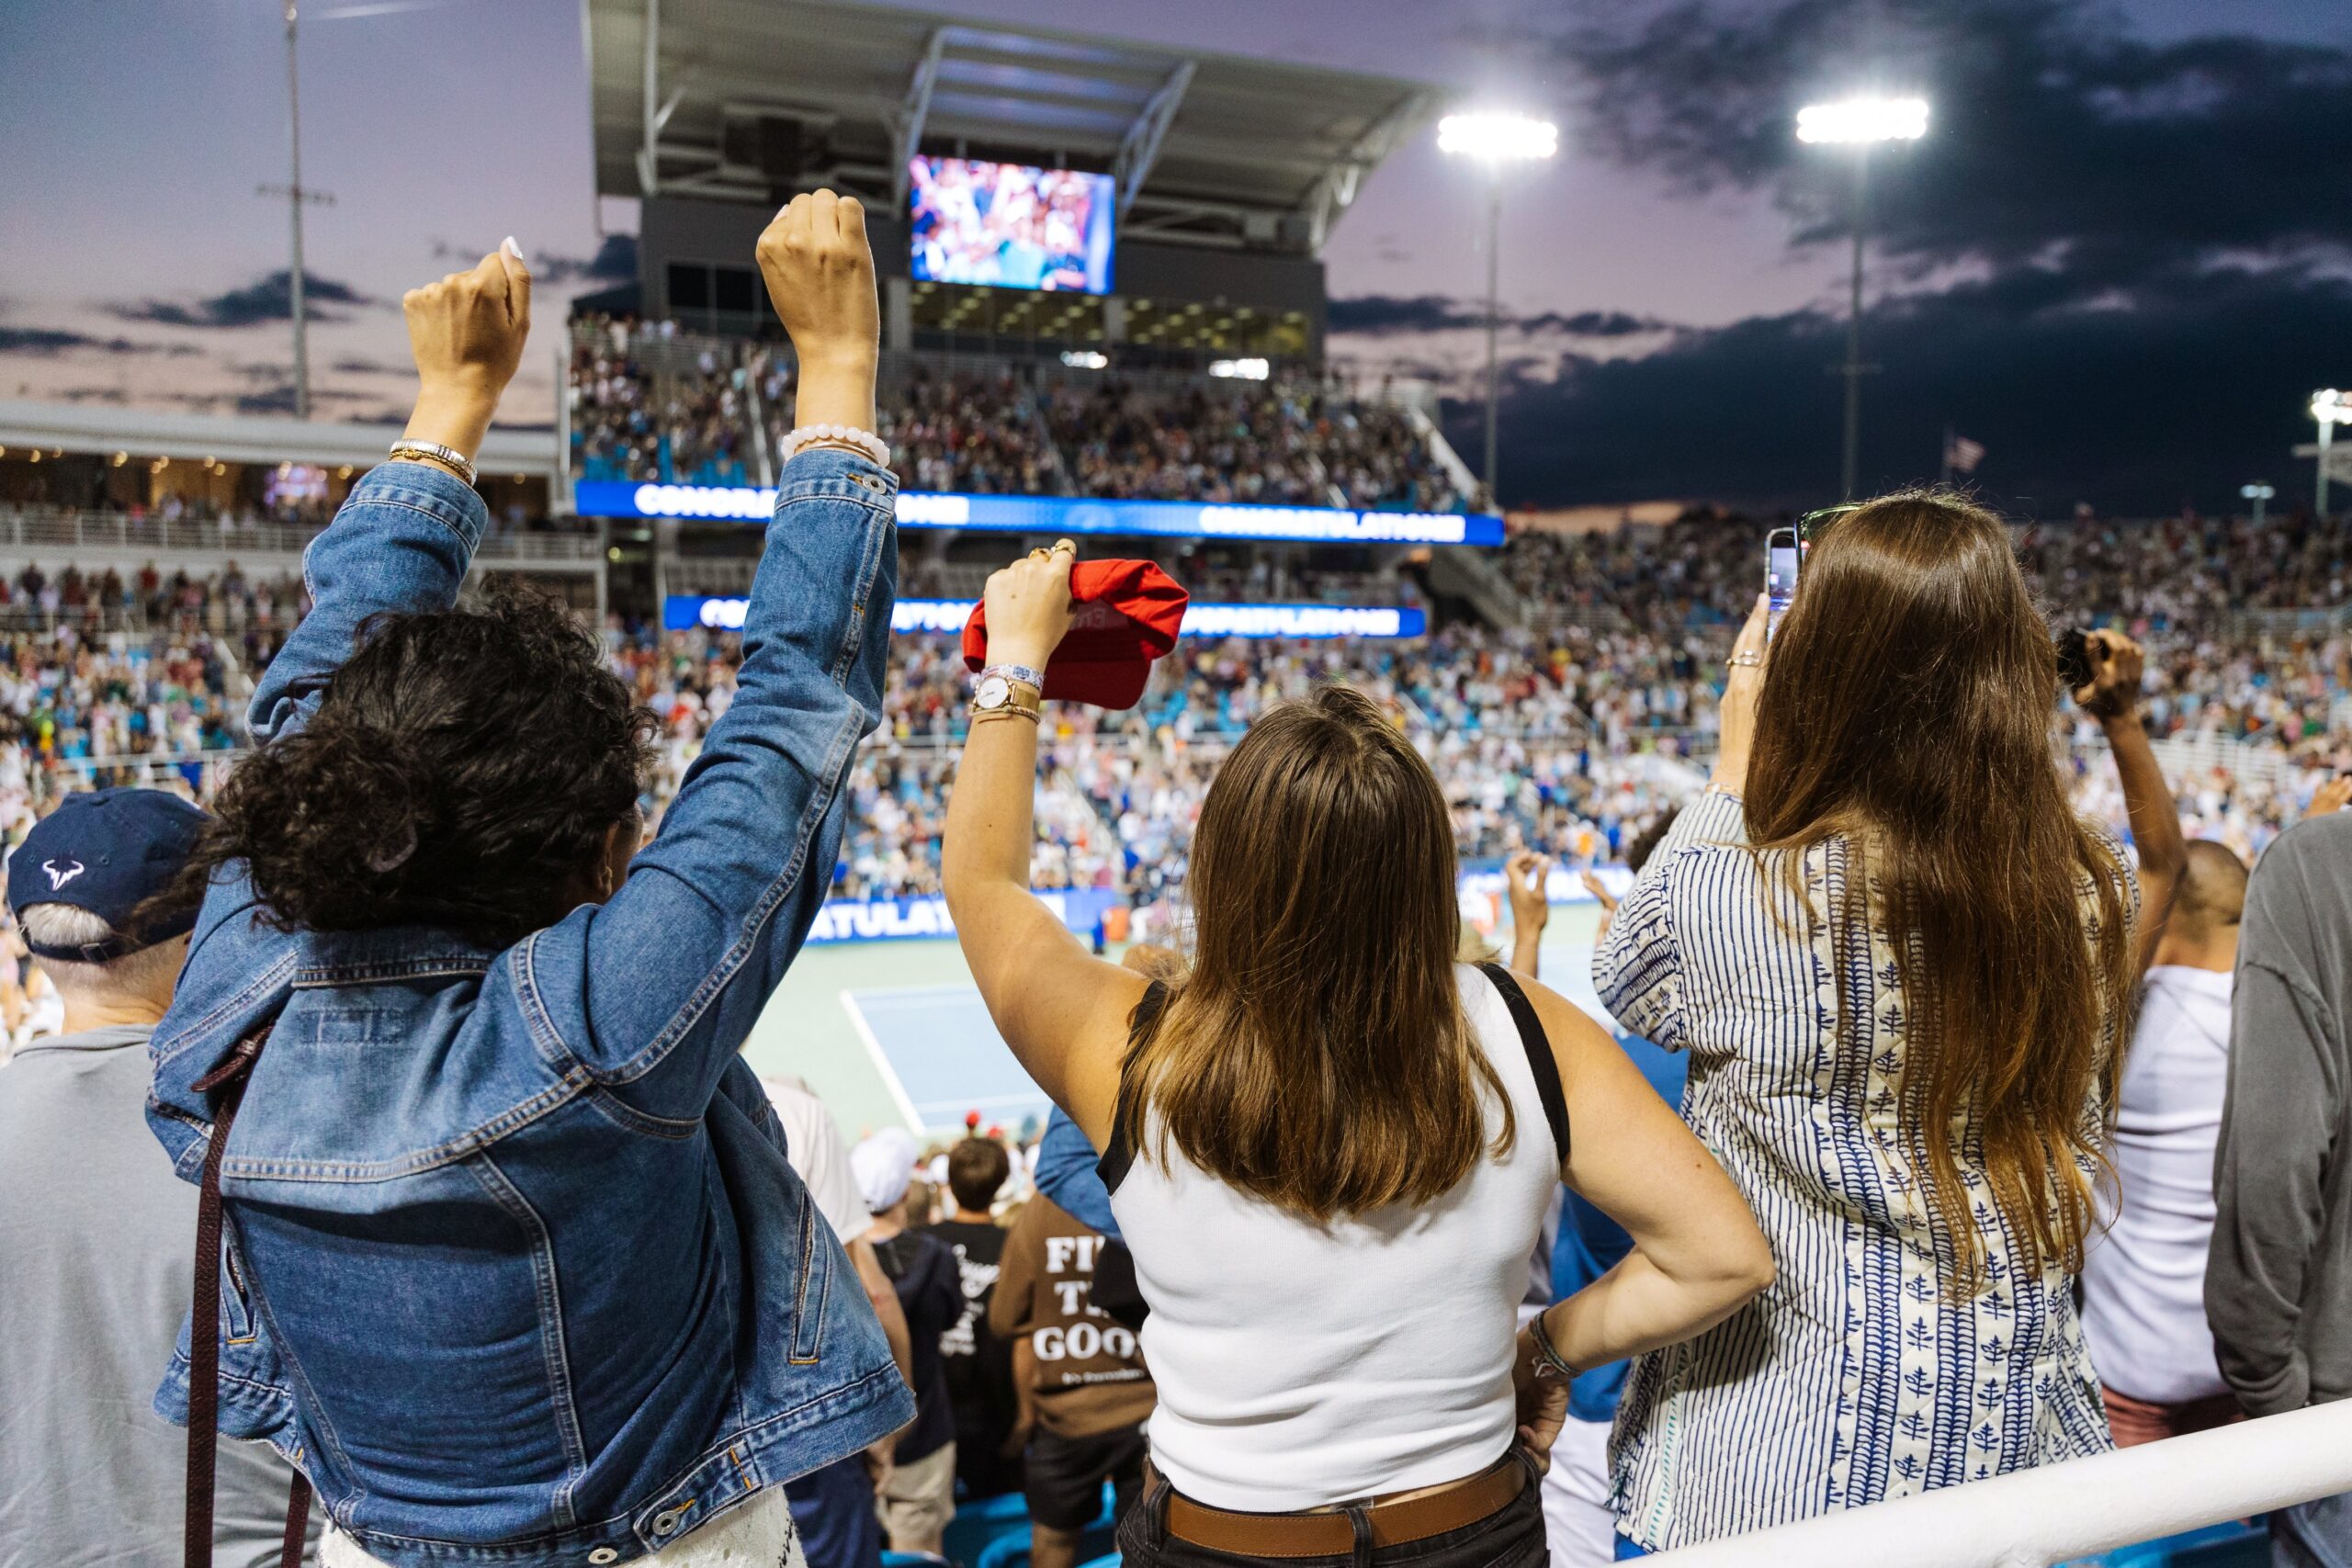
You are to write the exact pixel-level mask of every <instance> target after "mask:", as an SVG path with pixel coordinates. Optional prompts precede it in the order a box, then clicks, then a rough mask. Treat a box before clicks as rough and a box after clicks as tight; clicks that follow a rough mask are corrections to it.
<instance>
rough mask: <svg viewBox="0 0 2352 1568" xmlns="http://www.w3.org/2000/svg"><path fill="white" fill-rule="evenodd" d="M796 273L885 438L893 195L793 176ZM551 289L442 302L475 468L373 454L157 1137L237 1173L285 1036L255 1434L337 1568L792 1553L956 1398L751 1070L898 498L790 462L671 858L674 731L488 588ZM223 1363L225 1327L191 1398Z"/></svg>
mask: <svg viewBox="0 0 2352 1568" xmlns="http://www.w3.org/2000/svg"><path fill="white" fill-rule="evenodd" d="M759 259H760V265H761V269H762V271H763V273H764V275H765V276H766V278H767V283H768V288H769V291H770V294H771V297H772V298H773V299H774V300H775V306H776V309H777V311H778V313H779V314H780V315H781V316H782V317H783V319H784V321H785V325H786V327H787V328H788V329H789V330H790V332H791V333H792V337H793V340H794V346H795V347H796V349H797V351H798V354H799V358H800V365H801V381H800V387H799V409H798V412H799V417H800V419H801V420H802V421H803V422H804V423H822V424H826V425H831V426H849V427H855V428H856V429H858V430H861V431H863V430H870V429H871V428H872V426H873V423H874V367H875V361H876V337H877V333H876V302H875V288H874V273H873V263H872V259H871V257H870V255H869V254H868V252H867V247H866V241H865V217H864V214H863V212H862V211H861V210H860V209H859V208H858V205H857V204H856V203H855V202H854V201H848V200H836V199H835V198H834V197H833V196H832V195H831V193H830V192H820V193H818V194H817V195H816V196H814V197H798V198H797V199H795V200H794V202H793V203H792V205H791V206H790V207H789V208H787V209H785V211H784V212H783V213H782V214H780V215H779V216H778V217H777V218H776V220H775V222H774V223H773V224H771V225H770V227H769V229H768V231H767V232H766V233H765V234H763V236H762V238H761V241H760V245H759ZM529 300H530V279H529V276H528V275H527V273H526V270H525V268H524V266H523V263H522V257H521V255H520V253H519V252H517V251H515V249H514V243H513V242H512V241H509V242H508V243H507V245H506V247H504V248H503V250H502V252H501V253H499V254H493V255H492V256H489V257H486V258H484V260H483V262H482V264H481V265H480V266H479V267H476V268H475V269H473V270H472V271H471V272H467V273H458V274H452V275H451V276H448V277H447V278H445V279H443V280H442V281H441V282H440V283H438V284H435V285H434V286H432V287H431V288H424V289H420V290H417V291H416V292H414V293H412V294H411V295H409V296H408V298H407V299H406V300H405V301H404V302H403V303H404V307H405V309H406V311H407V316H408V322H409V333H410V339H411V343H412V344H413V348H414V351H415V355H416V360H417V368H418V371H419V373H420V376H421V378H422V381H423V389H422V392H421V394H420V396H419V398H418V400H417V407H416V414H415V417H414V418H413V420H412V421H411V423H410V425H409V431H408V434H409V436H410V438H411V439H412V440H420V441H424V442H428V443H432V444H435V445H436V446H442V447H447V448H449V449H450V452H451V455H452V456H453V457H456V458H457V459H458V461H456V462H452V463H449V464H446V465H444V464H436V463H435V462H434V461H431V460H411V461H393V462H389V463H386V464H383V465H382V466H380V467H379V468H376V469H374V470H373V471H372V472H371V473H369V474H368V477H367V478H366V479H363V480H361V481H360V483H359V484H358V485H357V486H356V488H355V489H354V491H353V492H352V494H351V498H350V499H349V501H347V502H345V505H344V507H343V509H342V511H341V513H338V515H337V516H336V518H335V521H334V525H333V526H331V527H330V528H328V529H327V530H326V532H325V533H323V534H322V535H321V536H319V537H318V539H317V540H316V541H314V542H313V543H312V545H311V548H310V551H309V554H308V556H307V558H306V560H305V573H306V577H307V580H308V584H309V588H310V592H311V598H312V600H313V602H314V608H313V609H312V611H311V615H310V616H309V617H308V618H307V619H306V620H305V621H304V622H303V623H302V626H301V627H300V630H299V631H297V632H296V633H295V635H294V636H293V637H291V638H290V639H289V640H288V643H287V645H286V648H285V650H284V651H283V652H282V653H281V654H280V655H279V656H278V658H277V660H276V661H275V662H274V663H273V664H272V665H271V666H270V668H269V670H268V671H267V673H266V677H265V678H264V680H263V682H262V683H261V686H260V689H259V690H258V691H257V692H256V693H255V694H254V707H253V727H254V733H255V735H256V737H257V739H260V740H261V741H262V742H264V743H265V749H264V750H262V751H261V752H260V753H259V754H258V755H257V756H256V757H255V758H254V759H253V760H252V761H248V762H247V763H246V764H245V765H244V767H243V769H242V770H241V771H240V772H239V773H238V774H237V775H236V776H235V777H234V778H233V779H232V781H231V783H230V784H229V787H228V789H227V790H226V792H225V794H224V796H223V798H222V800H221V802H220V828H219V829H218V832H217V836H216V838H215V839H214V840H213V841H212V842H211V843H210V844H209V848H208V852H207V867H206V869H207V870H208V872H209V875H210V876H211V879H212V886H211V887H210V889H209V894H208V896H207V897H206V901H205V904H204V909H203V915H202V918H201V919H200V920H199V922H198V927H197V930H196V932H195V935H194V939H193V943H192V946H191V949H190V953H189V957H188V963H187V972H186V975H185V976H184V978H183V979H182V982H181V985H180V989H179V996H178V1001H177V1005H175V1007H174V1009H173V1010H172V1012H171V1013H170V1015H169V1016H168V1017H167V1018H166V1019H165V1020H164V1023H163V1025H162V1026H161V1027H160V1028H159V1029H158V1030H157V1031H156V1032H155V1038H154V1043H153V1055H154V1064H155V1077H154V1090H153V1101H152V1103H151V1107H150V1120H151V1122H153V1126H154V1129H155V1132H156V1135H157V1136H158V1137H159V1138H161V1139H162V1141H163V1143H164V1146H165V1148H166V1149H167V1150H169V1152H170V1153H171V1155H172V1156H174V1158H175V1160H176V1161H177V1163H178V1168H179V1170H180V1172H181V1174H182V1175H183V1176H185V1177H187V1179H190V1180H195V1179H198V1175H199V1173H200V1171H201V1169H202V1168H203V1164H204V1160H205V1156H206V1153H207V1149H208V1145H209V1141H210V1134H211V1131H212V1126H213V1122H214V1118H215V1116H216V1115H217V1114H218V1113H219V1112H220V1100H219V1098H218V1096H217V1095H216V1094H214V1093H210V1092H208V1091H206V1090H204V1089H199V1088H198V1087H197V1086H198V1080H199V1079H201V1078H203V1077H205V1075H206V1074H207V1073H208V1072H209V1071H210V1070H211V1069H213V1068H214V1067H215V1066H217V1065H219V1064H220V1063H221V1062H222V1061H223V1060H224V1059H225V1058H227V1057H228V1056H229V1055H231V1054H232V1052H233V1051H234V1050H235V1049H236V1047H237V1046H238V1045H239V1044H240V1043H243V1042H249V1041H251V1040H253V1039H254V1038H256V1037H259V1036H263V1035H265V1034H266V1046H265V1049H264V1050H263V1052H262V1054H261V1055H260V1058H259V1060H258V1062H257V1064H256V1065H255V1066H254V1069H253V1074H252V1077H251V1079H250V1082H249V1085H248V1087H247V1089H246V1090H245V1094H244V1099H243V1104H242V1109H241V1110H240V1111H238V1113H237V1116H236V1119H235V1122H234V1129H233V1131H232V1133H231V1134H230V1136H229V1138H228V1141H227V1144H226V1145H225V1149H224V1158H223V1161H222V1166H221V1173H222V1179H221V1190H222V1193H223V1197H224V1200H225V1213H226V1222H227V1223H226V1226H225V1234H224V1235H223V1238H222V1245H223V1252H224V1256H223V1258H222V1269H221V1289H220V1379H219V1398H220V1423H219V1425H220V1430H222V1431H223V1432H226V1433H228V1434H229V1435H231V1436H232V1437H237V1438H260V1439H266V1440H267V1441H268V1442H270V1443H271V1444H272V1445H274V1446H275V1447H276V1448H277V1450H279V1451H280V1452H281V1453H284V1454H285V1455H286V1456H287V1457H288V1459H290V1460H292V1461H294V1463H295V1464H297V1465H298V1466H299V1467H300V1469H301V1470H302V1471H303V1472H305V1473H306V1474H307V1475H308V1476H309V1477H310V1479H311V1482H312V1483H313V1484H314V1486H315V1488H316V1490H317V1494H318V1496H319V1498H320V1499H321V1501H322V1503H323V1505H324V1506H325V1508H326V1511H327V1514H328V1519H329V1525H330V1529H329V1532H328V1535H327V1537H326V1547H325V1560H326V1562H328V1563H329V1564H331V1565H332V1564H338V1563H357V1562H380V1563H389V1564H394V1565H396V1568H424V1565H426V1564H441V1563H450V1562H459V1561H463V1562H469V1563H513V1564H518V1565H520V1564H541V1563H547V1564H553V1563H565V1564H574V1563H585V1564H605V1563H612V1562H625V1561H628V1560H631V1559H635V1558H640V1557H645V1556H647V1555H648V1554H652V1555H654V1556H656V1557H658V1559H659V1560H660V1561H661V1562H664V1563H670V1562H716V1561H722V1560H723V1561H729V1562H796V1561H797V1560H798V1555H799V1554H798V1551H797V1546H796V1545H795V1543H794V1542H793V1540H792V1537H791V1526H790V1516H789V1514H788V1512H787V1511H786V1506H785V1501H784V1494H783V1490H782V1483H784V1482H786V1481H787V1480H790V1479H792V1478H794V1477H796V1476H798V1475H800V1474H803V1473H805V1472H809V1471H812V1470H815V1469H818V1468H819V1467H820V1466H822V1465H825V1464H827V1463H830V1462H831V1461H836V1460H839V1459H841V1458H842V1457H843V1456H845V1455H849V1454H852V1453H854V1452H856V1451H857V1450H860V1449H863V1448H865V1447H866V1446H867V1445H869V1444H872V1443H874V1442H875V1441H876V1440H877V1439H879V1438H884V1437H886V1436H887V1435H888V1434H889V1433H891V1432H892V1431H894V1430H895V1429H896V1428H898V1427H899V1426H901V1425H903V1424H904V1423H905V1422H906V1421H907V1420H908V1419H909V1418H910V1417H911V1416H912V1415H913V1414H914V1405H913V1401H912V1399H911V1397H910V1395H909V1393H908V1392H907V1390H906V1386H905V1384H904V1382H902V1380H901V1379H900V1378H899V1372H898V1370H897V1368H896V1366H895V1365H894V1364H893V1362H892V1360H891V1357H890V1351H889V1347H888V1344H887V1343H886V1342H885V1341H884V1338H883V1335H882V1331H881V1329H880V1327H879V1326H878V1325H876V1321H875V1318H874V1314H873V1311H872V1309H871V1308H870V1307H869V1306H868V1305H867V1303H866V1299H865V1292H863V1291H862V1290H861V1289H860V1287H859V1285H858V1281H857V1280H856V1279H855V1278H854V1275H853V1273H852V1272H851V1270H850V1267H849V1264H848V1262H847V1260H846V1258H844V1257H843V1256H842V1250H841V1247H840V1245H839V1243H838V1242H836V1241H835V1240H834V1238H833V1234H832V1231H831V1228H830V1227H829V1226H827V1225H826V1224H824V1222H823V1219H822V1217H821V1216H820V1214H819V1213H818V1212H817V1210H816V1208H815V1206H814V1205H813V1204H812V1203H810V1202H809V1197H808V1193H807V1191H806V1190H804V1189H803V1187H802V1185H801V1183H800V1179H799V1178H798V1177H797V1176H795V1175H794V1174H793V1172H792V1170H791V1168H790V1167H789V1166H788V1165H787V1164H786V1160H785V1147H784V1134H783V1131H782V1129H781V1127H780V1126H779V1125H778V1123H777V1121H776V1118H775V1113H774V1111H771V1110H770V1109H769V1106H768V1102H767V1100H766V1098H765V1096H764V1095H763V1093H762V1091H761V1089H760V1086H759V1084H758V1083H757V1081H756V1080H755V1079H754V1078H753V1077H752V1073H751V1071H750V1069H749V1068H748V1067H746V1066H744V1065H743V1063H742V1062H741V1060H740V1059H739V1057H738V1056H737V1051H738V1049H739V1048H740V1047H741V1044H742V1043H743V1040H744V1037H745V1036H746V1034H748V1033H749V1032H750V1031H751V1028H752V1022H753V1021H754V1020H755V1019H757V1018H758V1016H759V1014H760V1011H761V1009H762V1007H763V1005H764V1004H765V1002H766V1001H767V998H768V996H769V993H770V992H771V991H773V990H774V988H775V985H776V982H777V981H778V979H780V978H781V977H782V976H783V974H784V972H785V969H786V966H787V965H788V964H790V963H791V961H792V957H793V955H794V953H796V952H797V951H798V949H799V946H800V943H801V942H802V940H803V938H804V937H805V936H806V934H807V932H808V931H809V922H810V920H811V919H812V918H813V916H814V914H815V912H816V909H817V908H818V905H819V903H820V899H821V898H822V897H823V893H824V888H825V886H826V883H827V880H828V874H829V873H830V871H831V867H832V864H833V858H834V854H835V852H836V849H837V847H838V845H839V842H840V839H841V831H842V810H843V806H842V779H843V776H844V774H845V773H847V771H848V768H849V765H850V758H851V754H852V752H853V751H854V749H855V747H856V745H857V743H858V741H859V739H861V738H863V737H864V736H865V734H867V733H868V732H869V731H870V730H872V728H874V725H875V722H876V716H877V715H878V713H879V710H880V705H881V700H882V675H883V662H884V658H885V654H886V652H887V646H886V645H887V643H888V628H889V625H890V605H891V601H892V598H893V595H894V593H895V591H896V577H897V570H896V568H897V547H896V539H895V534H894V527H893V521H892V513H893V509H894V502H895V496H896V493H897V482H896V480H895V479H893V478H892V476H891V475H890V473H889V471H888V469H887V468H883V467H882V466H881V465H880V464H879V463H877V462H876V461H874V460H873V459H872V458H871V457H869V456H868V455H867V454H866V453H865V451H864V450H863V449H862V448H863V442H862V441H852V440H842V439H830V440H827V441H820V443H819V444H817V445H816V446H814V447H812V448H811V449H808V450H805V451H802V452H801V453H800V454H799V455H798V456H797V457H794V458H793V459H792V460H791V462H790V463H788V464H787V465H786V468H785V471H784V475H783V483H782V486H781V487H780V490H779V492H778V496H777V500H776V507H775V520H774V522H773V524H772V525H770V527H769V529H768V538H767V547H766V553H765V555H764V557H763V559H762V561H761V563H760V569H759V574H758V577H757V580H756V581H755V583H754V585H753V587H752V601H751V608H750V611H749V613H748V614H747V615H746V617H745V620H744V625H743V665H742V673H741V689H740V693H739V694H738V696H737V697H736V700H735V703H734V705H732V706H731V707H730V708H729V710H728V712H727V714H726V716H725V717H724V718H722V719H721V720H720V721H719V722H718V724H717V725H715V726H714V727H713V728H712V730H711V733H710V736H709V739H708V740H707V743H706V745H705V747H704V749H703V752H702V755H701V758H700V759H699V760H698V761H696V762H695V766H694V767H693V768H692V769H691V770H690V771H689V772H688V773H687V774H686V778H685V781H684V784H683V785H682V787H681V789H680V791H679V794H678V796H677V798H676V800H675V801H674V802H673V804H672V805H671V807H670V808H669V811H668V813H667V816H666V817H665V818H664V820H663V823H662V830H661V832H660V833H659V834H658V835H657V836H656V837H655V838H654V839H653V840H651V841H650V843H648V844H646V845H645V847H644V848H643V849H642V850H639V849H638V847H637V846H638V842H639V838H640V836H641V829H640V825H639V819H638V813H637V806H636V800H637V795H638V788H639V766H640V763H641V761H642V758H643V749H644V744H645V740H646V738H647V734H648V730H647V728H646V725H647V723H648V722H649V721H648V718H647V716H644V715H643V714H642V713H641V711H640V710H638V709H636V708H634V707H633V706H632V705H631V703H630V701H629V697H628V691H627V689H626V688H625V687H624V686H623V685H622V683H621V682H620V681H619V680H618V679H617V678H616V676H614V675H612V674H611V673H610V672H609V671H606V670H605V667H604V665H603V661H602V657H601V652H600V649H599V647H598V645H597V644H596V642H595V641H594V638H593V637H590V636H589V635H587V634H586V633H585V632H583V631H582V630H581V629H579V628H578V627H577V626H573V625H571V623H570V622H569V620H568V619H567V618H566V617H564V616H562V615H560V614H559V613H558V612H556V611H554V610H553V609H552V608H550V607H548V606H546V605H544V604H539V605H536V606H535V605H534V604H531V603H530V602H528V601H525V600H517V599H511V598H509V599H499V600H493V602H492V604H490V606H489V607H487V608H485V609H464V610H460V609H458V608H456V607H455V606H456V603H457V598H458V586H459V584H460V583H462V582H463V581H465V577H466V571H467V567H468V562H469V558H470V556H471V554H472V551H473V548H474V546H475V545H476V543H477V542H478V541H479V539H480V538H481V529H482V525H483V521H484V507H483V504H482V502H481V497H480V496H478V495H477V494H476V493H475V492H474V491H473V489H472V488H471V487H470V485H469V484H468V483H466V482H465V481H464V479H463V477H462V473H463V464H464V460H466V459H469V458H470V457H471V455H472V453H473V452H474V450H475V449H476V448H477V447H478V446H479V445H480V443H481V438H482V435H483V433H484V432H485V430H486V429H487V427H488V425H489V423H490V419H491V415H492V411H493V410H494V408H495V407H496V404H497V400H498V396H499V394H500V392H501V391H502V390H503V388H504V386H505V384H506V382H507V380H508V379H509V378H511V377H512V375H513V374H514V371H515V365H516V363H517V361H518V359H519V357H520V355H521V352H522V347H523V342H524V338H525V336H526V332H527V330H528V326H529ZM632 851H635V853H634V855H632V853H631V852H632ZM188 1371H189V1360H188V1348H187V1340H186V1337H185V1336H184V1337H183V1341H182V1344H181V1347H180V1351H179V1354H178V1355H177V1356H175V1359H174V1360H173V1363H172V1366H171V1368H170V1370H169V1372H168V1375H167V1376H166V1378H165V1381H164V1388H163V1391H162V1393H160V1394H159V1395H158V1399H157V1403H158V1406H159V1408H161V1409H162V1410H163V1411H164V1413H165V1414H166V1415H169V1416H175V1417H176V1418H180V1419H185V1417H186V1412H187V1403H188ZM747 1504H748V1506H745V1505H747ZM706 1526H707V1527H709V1528H707V1529H706V1528H705V1527H706Z"/></svg>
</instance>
